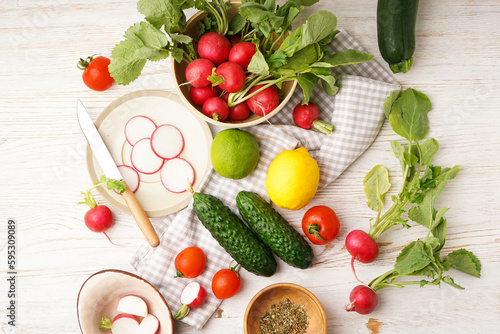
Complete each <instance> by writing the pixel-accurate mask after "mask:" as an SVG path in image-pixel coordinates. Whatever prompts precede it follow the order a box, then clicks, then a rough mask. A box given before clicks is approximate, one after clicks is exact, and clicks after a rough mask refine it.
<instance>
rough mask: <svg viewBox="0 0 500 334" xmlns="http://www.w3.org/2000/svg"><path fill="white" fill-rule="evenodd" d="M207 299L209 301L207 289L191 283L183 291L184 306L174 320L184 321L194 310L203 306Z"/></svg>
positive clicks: (182, 300)
mask: <svg viewBox="0 0 500 334" xmlns="http://www.w3.org/2000/svg"><path fill="white" fill-rule="evenodd" d="M205 299H207V292H206V291H205V289H204V288H203V287H202V286H201V285H200V284H199V283H197V282H191V283H189V284H188V285H186V286H185V287H184V290H182V293H181V303H182V306H181V308H180V309H179V311H178V312H177V314H176V315H175V316H174V319H177V320H181V319H184V318H185V317H186V316H187V315H188V314H189V311H190V310H191V309H192V308H198V307H201V306H203V304H204V303H205Z"/></svg>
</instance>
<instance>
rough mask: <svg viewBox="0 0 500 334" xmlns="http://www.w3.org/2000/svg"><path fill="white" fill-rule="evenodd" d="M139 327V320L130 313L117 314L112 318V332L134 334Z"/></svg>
mask: <svg viewBox="0 0 500 334" xmlns="http://www.w3.org/2000/svg"><path fill="white" fill-rule="evenodd" d="M138 328H139V320H137V318H136V317H134V316H133V315H132V314H118V315H117V316H116V317H115V318H114V319H113V327H112V328H111V333H112V334H134V333H136V330H137V329H138Z"/></svg>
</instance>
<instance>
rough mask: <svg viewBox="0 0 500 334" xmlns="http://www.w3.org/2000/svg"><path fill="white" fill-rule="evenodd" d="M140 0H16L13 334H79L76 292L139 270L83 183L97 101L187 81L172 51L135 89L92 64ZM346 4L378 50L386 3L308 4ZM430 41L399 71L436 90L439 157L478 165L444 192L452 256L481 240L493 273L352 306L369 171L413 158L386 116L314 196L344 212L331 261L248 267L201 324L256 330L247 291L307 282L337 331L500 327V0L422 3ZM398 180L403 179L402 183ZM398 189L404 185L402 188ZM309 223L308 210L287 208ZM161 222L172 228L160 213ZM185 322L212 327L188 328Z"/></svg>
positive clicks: (380, 265)
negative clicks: (354, 245) (86, 131)
mask: <svg viewBox="0 0 500 334" xmlns="http://www.w3.org/2000/svg"><path fill="white" fill-rule="evenodd" d="M135 5H136V1H135V0H127V1H114V2H112V1H103V0H85V1H83V0H38V1H37V0H17V1H13V0H0V45H1V48H0V64H1V67H0V86H1V90H0V157H1V170H0V171H1V172H0V189H1V192H0V217H1V221H0V226H1V227H0V230H1V231H0V245H1V255H0V282H1V283H0V324H1V329H2V331H3V332H4V333H30V334H31V333H78V332H79V328H78V323H77V318H76V297H77V293H78V290H79V287H80V286H81V284H82V283H83V282H84V280H85V279H86V278H87V277H88V276H89V275H90V274H92V273H94V272H96V271H98V270H102V269H107V268H117V269H124V270H130V271H132V268H131V267H130V265H129V262H128V261H129V259H130V257H131V255H132V254H133V253H134V252H135V250H136V249H137V248H138V247H139V246H140V245H141V244H142V243H143V238H142V236H141V235H140V232H139V231H138V229H137V227H136V225H135V222H134V221H133V220H132V219H131V217H130V216H128V215H125V214H122V213H120V212H118V211H116V210H114V213H115V217H116V221H115V226H114V227H113V228H112V229H111V230H109V235H110V237H111V238H112V239H113V240H114V241H115V242H118V243H120V244H122V246H121V247H116V246H113V245H111V244H110V243H109V242H108V241H107V240H106V239H105V237H104V236H103V235H102V234H95V233H92V232H90V231H89V230H88V229H87V228H86V227H85V225H84V223H83V215H84V213H85V211H86V209H85V208H84V207H83V206H77V205H76V204H75V203H76V202H77V201H79V192H80V191H81V190H84V189H86V188H87V187H88V186H89V185H90V180H89V177H88V175H87V170H86V165H85V157H84V150H85V146H86V142H85V139H84V137H83V135H82V134H81V132H80V128H79V126H78V123H77V121H76V117H75V116H76V115H75V101H76V99H78V98H79V99H82V101H84V102H85V104H86V105H87V106H88V107H89V109H90V113H91V116H92V117H93V118H95V117H97V115H98V114H99V113H100V111H101V110H102V109H103V108H104V107H105V106H106V105H108V104H109V103H110V102H111V101H113V100H114V99H116V98H118V97H119V96H122V95H124V94H126V93H129V92H133V91H136V90H140V89H164V90H169V91H173V88H174V87H173V83H172V79H171V74H170V63H169V61H162V62H159V63H154V64H149V65H148V66H147V67H146V69H145V71H144V74H143V76H142V77H141V78H140V79H139V80H137V81H136V82H134V83H132V84H131V85H129V86H126V87H122V86H117V85H115V86H113V87H112V88H111V89H110V90H108V91H106V92H101V93H99V92H94V91H91V90H89V89H87V87H86V86H85V85H84V84H83V82H82V80H81V72H80V71H79V70H78V69H77V68H76V62H77V60H78V58H80V57H86V56H87V55H91V54H96V53H100V54H103V55H107V56H109V55H110V53H111V50H112V49H113V47H114V45H115V44H116V43H117V42H118V41H120V40H121V39H122V34H123V32H124V31H125V29H126V28H127V27H128V26H129V25H131V24H132V23H134V22H138V21H139V20H141V15H140V14H139V13H138V12H137V11H136V8H135ZM319 9H328V10H331V11H332V12H334V13H335V14H336V15H337V17H338V19H339V24H340V25H341V26H342V27H343V28H345V29H346V30H347V31H348V32H349V33H350V34H351V35H352V36H354V37H355V38H356V39H357V40H358V41H359V42H360V43H361V44H362V45H363V46H364V47H365V48H366V49H367V50H368V51H369V52H371V53H373V54H374V55H375V57H376V58H377V59H381V57H380V54H379V51H378V47H377V39H376V20H375V13H376V1H361V0H353V1H347V0H346V1H334V0H321V1H320V3H318V4H316V5H314V6H313V7H311V8H308V9H306V10H305V11H304V12H303V13H301V15H300V19H301V20H302V21H303V20H304V19H305V18H307V17H308V16H309V15H310V14H311V13H313V12H314V11H316V10H319ZM417 26H418V27H417V50H416V52H415V55H414V64H413V68H412V70H411V71H410V72H409V73H407V74H401V75H397V76H396V78H397V80H399V82H401V83H402V84H403V85H404V87H410V86H411V87H413V88H416V89H418V90H421V91H423V92H425V93H426V94H427V95H428V96H429V97H430V98H431V100H432V102H433V106H434V109H433V111H432V112H431V113H430V114H429V117H430V123H431V130H430V134H429V135H430V136H432V137H435V138H436V139H438V140H439V142H440V144H441V150H440V152H439V153H438V156H437V159H436V163H437V164H442V165H448V166H451V165H454V164H459V165H460V166H461V167H462V172H461V173H460V174H459V176H458V177H457V178H456V179H455V180H453V181H452V182H450V183H449V186H448V187H447V188H446V189H445V191H444V193H443V194H442V196H441V197H440V199H439V204H440V205H445V204H446V205H447V206H449V207H450V208H451V210H450V211H449V212H448V213H447V218H448V240H447V244H446V247H445V249H444V251H443V252H444V253H446V252H449V251H453V250H455V249H458V248H461V247H466V248H468V249H469V250H471V251H473V252H474V253H475V254H476V255H477V256H478V258H479V259H480V260H481V263H482V265H483V270H482V276H483V277H482V278H481V279H477V278H473V277H469V276H467V275H464V274H461V273H459V272H456V271H455V272H453V273H452V275H453V276H454V277H455V279H456V281H457V282H458V283H459V284H461V285H463V286H464V287H466V290H464V291H458V290H455V289H453V288H451V287H449V286H447V285H443V286H442V288H441V289H439V288H437V287H425V288H422V289H419V288H417V287H408V288H405V289H384V290H382V291H381V293H380V303H379V307H378V308H377V310H376V311H375V312H374V313H372V314H371V315H368V316H361V315H359V314H357V313H347V312H345V311H344V310H343V306H344V305H345V304H346V303H347V300H348V295H349V292H350V290H351V289H352V288H353V287H354V286H355V285H356V281H355V279H354V278H353V275H352V273H351V271H350V268H349V256H348V253H347V251H346V250H345V247H344V245H343V239H344V238H345V236H346V234H347V233H348V231H350V230H352V229H354V228H361V229H365V230H366V229H367V228H368V219H369V218H370V217H372V212H371V211H370V210H369V209H368V208H367V207H366V205H365V198H364V194H363V189H362V179H363V177H364V175H365V173H366V172H367V171H368V170H369V169H371V167H372V166H373V165H375V164H379V163H380V164H384V165H385V166H386V167H388V168H389V169H390V171H391V176H392V177H393V180H398V178H399V177H400V175H399V174H398V162H397V161H396V159H395V158H394V157H393V155H392V153H391V151H390V146H389V140H392V139H398V137H397V136H396V135H395V134H394V133H393V132H392V130H391V129H390V127H389V125H388V124H387V123H386V124H385V125H384V127H383V129H382V131H381V133H380V135H379V136H378V138H377V140H376V141H375V143H374V144H373V145H372V147H371V148H370V149H369V150H368V151H367V152H366V153H365V154H364V155H363V156H362V157H361V158H360V159H359V160H358V161H356V162H355V163H354V164H353V165H352V166H351V167H349V168H348V169H347V170H346V172H345V173H344V174H343V175H342V176H341V177H340V179H338V181H336V182H335V183H334V184H333V185H332V186H330V187H328V188H327V189H326V190H324V191H321V192H319V193H318V194H317V196H316V197H315V199H314V202H313V204H315V205H320V204H324V205H329V206H331V207H332V208H334V209H335V210H336V212H337V214H338V215H339V218H340V219H341V222H342V228H341V231H340V234H339V237H338V239H337V240H335V241H334V242H333V243H331V244H330V245H328V246H326V247H319V246H318V247H315V248H314V250H315V252H316V258H317V259H316V264H315V266H314V267H313V268H311V269H308V270H306V271H299V270H297V269H292V268H291V267H289V266H286V265H281V266H280V269H279V272H278V273H277V274H276V275H275V276H273V277H272V278H259V277H256V276H253V275H249V274H247V275H244V277H243V280H244V283H243V287H242V289H241V291H240V292H239V294H238V295H237V296H236V297H234V298H232V299H230V300H227V301H225V302H224V303H223V304H222V305H221V308H220V309H219V310H218V311H217V312H216V313H215V314H214V316H213V319H211V320H210V321H209V322H208V323H207V325H206V326H205V327H204V328H203V330H201V331H200V332H201V333H242V322H243V321H242V318H243V315H244V311H245V308H246V305H247V303H248V302H249V301H250V299H251V297H252V296H253V295H254V294H255V293H256V292H257V291H258V290H260V289H261V288H263V287H265V286H267V285H269V284H272V283H275V282H293V283H297V284H300V285H303V286H304V287H306V288H308V289H310V290H311V291H312V292H313V293H315V294H316V295H317V296H318V298H319V299H320V301H321V302H322V303H323V305H324V308H325V310H326V314H327V316H328V325H329V332H331V333H454V334H458V333H494V332H497V331H498V328H499V326H500V292H499V290H500V283H499V280H498V277H499V275H500V256H499V252H500V232H499V231H500V227H499V226H500V225H499V223H498V220H499V216H500V209H499V207H500V206H499V204H498V200H499V199H500V181H499V175H500V167H499V166H500V155H499V154H498V152H499V151H500V131H499V130H500V107H499V105H500V94H499V91H500V60H499V59H500V2H499V1H498V0H482V1H474V0H446V1H445V0H443V1H421V4H420V9H419V15H418V24H417ZM396 183H397V181H396ZM396 188H397V186H396V187H394V189H396ZM282 213H283V214H284V216H285V218H287V219H288V220H289V221H290V223H291V224H293V225H294V226H296V227H298V225H299V220H300V218H301V216H302V213H303V211H299V213H294V212H283V211H282ZM8 218H15V220H16V221H17V227H18V231H17V241H18V243H17V246H18V254H17V262H18V265H17V270H18V277H17V291H16V292H17V305H16V307H17V309H16V311H17V319H16V327H15V328H13V327H11V326H8V325H7V320H8V319H7V317H6V316H7V313H6V312H7V311H6V308H7V303H8V299H7V291H8V285H7V284H6V278H7V260H6V258H7V253H6V244H7V241H6V240H7V239H6V238H7V221H8ZM155 224H161V219H156V220H155ZM422 235H423V229H421V228H419V227H414V228H411V229H410V230H401V229H395V230H392V231H391V232H389V233H387V234H386V235H384V236H383V237H382V238H381V239H380V240H379V241H380V242H381V256H380V257H379V260H377V261H376V263H373V264H370V265H358V266H357V268H358V269H357V270H358V275H359V276H360V278H361V279H363V280H366V281H369V280H370V279H371V278H373V277H375V276H378V275H379V274H381V273H383V272H385V271H387V270H388V269H390V268H391V267H392V266H393V263H394V260H395V257H396V256H397V254H398V253H399V251H400V250H401V249H402V247H403V246H404V245H406V244H407V243H408V242H409V241H411V240H415V239H417V238H418V237H420V236H422ZM176 330H177V331H178V332H179V333H196V332H197V331H196V330H194V329H193V328H190V327H189V326H186V325H183V324H176Z"/></svg>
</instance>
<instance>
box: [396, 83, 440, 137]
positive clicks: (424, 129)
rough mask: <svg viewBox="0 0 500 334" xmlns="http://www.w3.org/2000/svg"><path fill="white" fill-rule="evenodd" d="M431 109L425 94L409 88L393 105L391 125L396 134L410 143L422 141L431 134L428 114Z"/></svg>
mask: <svg viewBox="0 0 500 334" xmlns="http://www.w3.org/2000/svg"><path fill="white" fill-rule="evenodd" d="M389 98H391V97H389ZM431 109H432V105H431V101H430V100H429V98H428V97H427V96H425V94H423V93H420V92H418V91H416V90H414V89H412V88H408V89H407V90H405V91H404V92H403V93H402V94H401V95H400V96H399V97H398V98H397V99H396V100H395V101H394V103H393V104H392V107H391V112H390V114H389V123H390V125H391V127H392V129H393V130H394V132H396V133H397V134H398V135H400V136H401V137H404V138H406V139H408V141H409V142H413V141H414V140H416V141H418V140H422V139H424V138H425V136H426V135H427V133H428V132H429V119H428V118H427V113H428V112H429V111H431Z"/></svg>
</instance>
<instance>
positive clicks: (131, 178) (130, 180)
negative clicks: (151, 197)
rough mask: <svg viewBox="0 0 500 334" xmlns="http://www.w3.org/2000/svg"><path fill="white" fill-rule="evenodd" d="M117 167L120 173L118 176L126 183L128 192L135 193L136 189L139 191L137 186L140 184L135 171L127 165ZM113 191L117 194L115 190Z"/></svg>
mask: <svg viewBox="0 0 500 334" xmlns="http://www.w3.org/2000/svg"><path fill="white" fill-rule="evenodd" d="M117 167H118V170H119V171H120V174H121V175H122V176H123V181H125V182H127V185H128V187H129V188H130V190H132V192H133V193H135V192H136V191H137V189H139V185H140V184H141V182H140V177H139V173H137V171H136V170H135V169H134V168H133V167H130V166H127V165H120V166H117ZM113 191H114V192H115V193H117V194H118V192H117V191H116V190H113Z"/></svg>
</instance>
